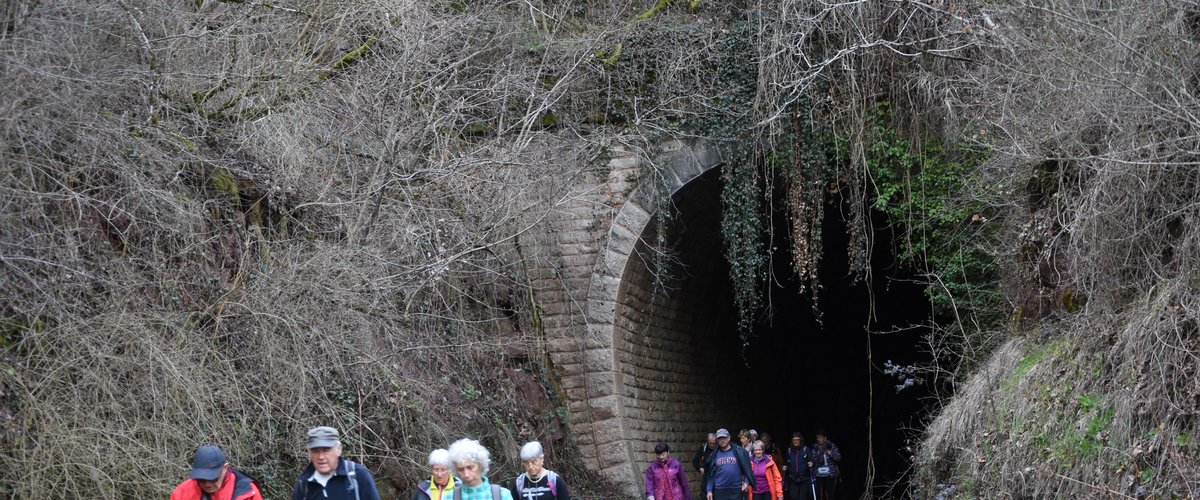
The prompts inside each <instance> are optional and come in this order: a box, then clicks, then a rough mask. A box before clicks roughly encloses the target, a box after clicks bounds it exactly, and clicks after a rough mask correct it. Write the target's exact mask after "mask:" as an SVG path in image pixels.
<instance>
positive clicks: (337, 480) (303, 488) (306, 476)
mask: <svg viewBox="0 0 1200 500" xmlns="http://www.w3.org/2000/svg"><path fill="white" fill-rule="evenodd" d="M348 463H353V462H348V461H347V460H346V459H344V458H338V465H337V470H335V471H333V477H332V478H330V479H329V482H328V483H326V484H325V487H324V488H322V487H321V483H318V482H316V481H312V480H311V479H312V476H313V474H314V473H315V472H317V470H316V468H314V467H313V465H312V464H311V463H310V464H308V467H305V468H304V472H303V473H301V474H300V479H299V480H297V481H296V487H295V488H292V500H356V499H357V500H379V491H377V490H376V489H375V478H374V477H372V476H371V471H369V470H367V468H366V467H363V466H362V464H358V463H355V464H354V483H351V482H350V473H349V472H348V470H347V469H346V465H347V464H348ZM354 488H358V496H357V497H356V496H355V495H354Z"/></svg>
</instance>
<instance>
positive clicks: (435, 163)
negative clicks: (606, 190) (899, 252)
mask: <svg viewBox="0 0 1200 500" xmlns="http://www.w3.org/2000/svg"><path fill="white" fill-rule="evenodd" d="M1092 3H1094V2H1083V1H1079V2H1071V1H1066V0H1046V1H1042V2H987V1H984V0H968V1H965V2H945V1H941V0H930V1H928V2H913V1H879V2H866V1H851V2H842V3H822V2H808V1H804V2H801V1H784V2H778V3H777V4H771V5H767V6H752V5H748V4H745V3H744V2H690V5H688V4H689V2H658V3H657V4H656V5H657V7H656V8H655V9H652V10H646V9H647V8H649V5H645V6H630V5H627V2H616V1H611V2H604V1H600V0H593V1H577V2H524V1H522V2H471V1H463V2H458V1H445V2H403V1H399V2H383V1H362V2H344V1H338V2H334V1H316V0H312V1H297V2H255V1H247V2H242V1H233V0H196V1H175V2H152V1H143V0H120V1H112V2H87V1H75V0H64V1H58V2H45V1H39V0H9V1H8V2H6V3H3V4H0V75H2V77H3V78H0V145H2V146H3V148H0V164H2V165H3V167H2V170H0V175H2V176H3V182H2V183H0V192H2V193H3V194H2V196H0V200H2V202H3V211H2V212H0V218H2V219H0V227H3V228H4V229H3V230H2V231H0V265H2V267H3V271H2V274H0V276H3V280H0V296H2V297H3V300H2V301H0V321H2V323H0V335H2V336H3V338H2V339H0V342H2V345H3V347H4V348H5V349H4V351H3V355H2V357H0V401H2V402H3V403H4V406H3V408H0V419H3V420H0V426H2V428H3V431H4V433H3V439H2V440H0V444H2V445H3V450H2V451H3V453H2V454H0V477H3V478H4V479H3V480H0V496H10V497H16V498H34V497H39V498H45V497H58V498H71V497H105V498H117V497H135V496H161V495H163V494H165V492H166V491H167V490H168V489H169V488H170V487H171V485H172V484H173V483H174V482H175V481H177V480H178V479H179V478H181V477H182V476H183V467H184V466H185V463H186V459H187V457H188V454H189V452H190V450H191V449H192V448H193V447H194V446H195V445H197V444H199V443H201V442H208V441H211V442H217V443H221V444H222V445H224V446H225V447H226V448H227V449H228V450H229V452H230V454H231V456H232V457H234V460H235V462H237V464H239V465H241V466H243V467H244V468H246V469H248V470H249V471H250V472H251V473H253V474H255V475H257V476H259V477H260V478H261V479H263V480H264V482H265V483H266V484H267V486H268V488H269V489H270V491H271V492H272V493H271V496H279V495H281V492H282V491H284V490H285V489H286V488H287V487H288V486H287V485H288V483H289V482H290V481H291V480H292V478H293V475H294V474H295V471H297V470H298V469H299V467H300V464H301V463H302V460H303V457H302V456H300V455H299V451H300V450H299V449H298V448H299V446H298V444H299V436H301V435H302V432H303V430H304V429H305V428H307V427H308V426H310V425H313V424H314V423H316V422H322V423H332V424H334V425H337V426H339V427H341V428H342V429H343V430H344V431H345V433H346V434H347V436H348V438H349V443H348V447H349V453H350V454H351V455H353V456H355V457H357V458H358V459H360V460H364V461H367V462H369V463H372V464H379V466H378V467H377V469H378V470H379V471H380V472H382V474H381V476H383V477H385V478H393V479H394V480H395V482H396V484H400V485H406V484H409V483H411V482H413V481H415V479H416V477H417V476H418V475H419V471H420V469H421V465H422V463H421V462H422V460H423V457H424V454H425V453H426V452H427V451H428V449H429V448H431V447H433V446H435V445H439V444H445V443H447V442H449V441H450V440H451V439H453V438H456V437H458V436H460V435H462V434H470V435H473V436H476V437H481V438H483V439H484V441H485V443H486V444H488V445H489V446H491V447H493V448H495V449H496V452H497V453H496V456H497V457H499V458H500V461H499V462H500V463H499V464H498V465H497V468H504V467H508V468H509V470H511V469H512V466H513V465H514V464H513V463H512V462H511V460H513V458H512V457H514V456H515V448H514V447H515V446H516V445H518V444H519V442H520V441H521V440H523V439H527V438H543V439H545V440H547V442H550V443H553V445H552V446H551V454H552V456H553V455H554V454H561V455H562V456H563V457H564V459H563V460H562V463H564V464H570V465H569V466H568V465H564V466H562V467H560V468H567V467H579V464H577V463H572V462H570V460H569V458H568V457H569V456H570V453H571V448H570V446H571V445H570V439H569V438H567V437H565V436H564V434H563V429H564V428H563V422H562V419H561V415H560V412H559V411H556V407H557V405H558V404H559V402H558V401H557V400H556V398H557V396H556V395H555V394H554V393H553V391H552V390H550V389H548V387H550V384H549V382H548V380H547V376H546V373H545V370H546V369H547V367H546V366H545V364H544V361H543V360H544V349H543V347H542V344H541V343H542V341H543V339H542V338H541V336H540V331H539V327H540V323H539V320H538V318H539V316H538V311H537V308H536V304H535V303H533V302H532V301H531V300H530V297H531V296H532V295H531V292H536V290H531V278H530V275H529V272H530V271H529V270H530V269H553V268H554V267H555V265H556V261H555V253H554V249H553V248H552V246H553V241H554V240H553V234H552V232H553V228H552V226H551V225H550V224H549V221H551V220H553V218H554V217H555V214H556V213H557V210H559V208H560V207H561V206H562V205H563V204H564V203H565V201H566V200H568V199H569V197H570V196H572V195H573V194H574V193H576V192H575V191H573V189H575V188H578V187H579V186H580V185H581V184H583V180H584V179H586V178H587V176H588V175H591V174H594V173H596V172H597V171H599V172H601V173H602V174H604V173H606V172H605V171H604V170H603V169H604V168H605V167H604V159H605V156H604V155H605V147H606V145H607V144H609V142H610V141H614V140H621V141H624V142H627V143H628V144H630V145H633V146H635V147H645V148H646V150H647V151H652V150H653V142H654V140H655V139H656V138H660V137H663V136H666V135H671V136H688V135H692V136H704V137H709V138H711V139H715V140H718V141H719V140H726V141H728V140H731V139H737V140H749V142H752V143H755V144H758V145H759V147H760V148H761V149H764V150H769V149H770V148H773V147H780V144H779V143H778V142H777V141H778V139H779V137H781V136H782V134H783V133H785V132H787V131H789V130H793V129H795V128H796V127H797V126H798V125H797V124H798V123H799V124H803V123H807V122H805V119H804V117H815V118H816V119H817V120H819V121H822V122H823V123H828V124H831V126H832V130H833V133H834V134H836V135H837V137H838V140H839V141H841V143H842V144H843V145H844V146H845V149H846V151H847V152H848V153H847V159H848V161H847V162H846V164H844V165H840V166H839V170H838V171H836V172H833V173H832V174H831V176H832V177H831V178H830V179H827V180H828V181H829V182H831V183H833V184H835V185H836V186H838V189H840V191H839V192H840V193H842V194H844V195H845V196H846V197H847V199H849V200H850V204H849V206H850V207H851V208H852V210H850V211H849V212H848V215H847V217H848V218H849V219H850V220H851V224H849V227H850V228H851V231H852V232H853V234H852V236H853V238H852V239H853V243H852V247H851V248H850V249H848V253H849V254H850V258H851V259H852V260H855V261H858V262H867V259H866V258H865V257H864V255H865V254H866V253H869V252H870V249H871V245H872V242H871V241H869V235H870V234H871V231H870V227H869V226H870V222H869V221H870V217H869V212H868V210H869V208H868V206H869V203H868V198H869V197H870V196H871V195H872V194H871V193H872V189H873V179H871V178H870V176H869V175H868V170H867V169H866V168H865V167H864V166H863V165H864V164H865V163H866V162H867V160H868V156H869V154H870V153H869V151H868V147H867V146H868V144H867V139H866V133H867V129H868V120H869V117H868V114H869V112H870V110H871V109H873V107H874V105H876V104H877V103H880V102H890V103H891V104H892V106H893V107H894V109H896V110H897V112H896V113H895V114H894V115H893V116H892V121H893V122H894V123H892V125H893V126H894V127H896V128H897V129H900V130H903V131H905V133H907V134H911V135H912V136H920V137H932V138H936V139H938V140H942V141H945V142H951V141H969V142H973V143H975V144H977V145H978V146H980V147H985V148H988V149H989V150H990V151H992V152H993V154H992V156H991V160H990V161H989V162H988V163H987V164H985V165H984V166H983V167H982V168H981V169H980V170H979V171H978V172H975V174H974V175H972V176H971V179H970V182H968V183H967V184H968V186H969V187H970V189H969V190H968V192H967V193H958V194H961V195H963V196H966V197H969V198H970V199H971V200H973V201H976V202H983V203H986V204H988V206H989V207H990V209H989V212H988V213H987V214H986V215H987V217H988V220H989V222H988V224H993V225H1000V226H1002V228H1003V229H1002V230H1001V234H1002V238H1001V241H1002V244H1000V245H999V246H997V247H995V248H993V251H994V252H995V253H996V254H997V255H999V256H1000V257H1001V260H1002V262H1003V264H1004V266H1003V268H1004V272H1003V275H1004V277H1005V279H1004V283H1003V284H1004V290H1005V294H1006V297H1007V299H1008V300H1009V301H1010V305H1011V309H1012V311H1013V317H1014V321H1013V324H1012V326H1011V328H1012V330H1011V331H999V332H997V331H991V330H984V329H981V328H980V327H979V326H978V325H974V324H972V323H971V320H972V318H973V316H972V315H971V314H970V313H972V311H962V314H961V315H960V316H958V317H959V318H961V319H962V321H960V322H957V323H956V324H953V325H948V326H947V325H943V326H944V329H943V330H941V331H940V333H939V334H938V335H935V337H938V336H939V335H940V337H939V338H933V339H931V345H935V346H938V347H937V349H936V350H937V351H939V352H937V353H935V354H936V355H937V356H938V359H962V358H972V359H973V360H974V362H975V363H978V366H981V368H980V369H979V370H978V373H977V374H976V375H975V376H973V377H971V378H970V379H969V380H968V379H967V374H966V373H963V372H961V371H959V370H958V369H957V368H951V367H947V366H942V367H936V368H938V369H940V371H935V373H936V375H937V376H939V377H940V376H947V377H950V378H952V379H956V380H960V381H963V380H965V383H964V384H963V385H961V386H960V387H959V389H958V390H957V394H958V396H957V398H956V399H955V400H953V401H951V402H949V403H948V404H947V405H946V406H945V408H944V410H943V411H942V412H941V414H940V416H939V417H938V418H937V419H936V420H935V421H934V422H933V423H932V425H931V426H930V427H929V429H928V435H927V439H926V441H925V443H924V444H923V446H922V447H921V449H920V454H919V456H918V457H917V463H916V467H915V469H914V475H913V483H912V484H913V494H914V496H916V497H920V498H927V497H930V496H933V495H937V494H965V495H970V496H993V495H1008V496H1012V497H1054V496H1065V495H1080V494H1082V495H1091V496H1104V495H1112V496H1121V495H1127V496H1136V495H1137V494H1139V492H1144V493H1146V494H1150V495H1153V496H1156V497H1168V496H1195V495H1198V494H1200V487H1198V486H1197V485H1196V484H1195V482H1194V481H1195V479H1194V478H1196V477H1198V476H1200V471H1198V470H1196V465H1195V464H1196V463H1197V462H1196V452H1197V444H1196V439H1197V438H1196V437H1195V432H1196V428H1195V427H1196V423H1197V413H1198V411H1200V409H1198V407H1200V385H1198V383H1197V380H1200V378H1197V375H1198V374H1197V368H1200V358H1197V353H1198V352H1200V344H1198V343H1197V342H1198V340H1197V339H1198V338H1200V332H1198V330H1197V323H1196V321H1197V316H1198V315H1200V303H1198V302H1197V300H1198V298H1200V297H1198V295H1197V292H1196V290H1197V289H1200V287H1198V286H1197V279H1200V278H1198V276H1200V274H1198V273H1200V264H1198V263H1197V262H1196V255H1197V249H1198V248H1200V241H1197V239H1198V238H1200V236H1198V235H1200V229H1197V222H1198V219H1197V216H1198V215H1200V214H1198V213H1197V211H1198V207H1200V186H1198V185H1197V183H1198V182H1200V181H1198V179H1200V177H1198V176H1197V175H1196V173H1195V172H1196V168H1197V162H1198V158H1200V156H1198V155H1200V119H1198V118H1197V116H1200V105H1198V104H1200V103H1198V102H1197V94H1198V92H1197V85H1198V84H1197V77H1198V76H1200V75H1197V74H1195V71H1196V68H1197V67H1198V65H1197V64H1196V62H1197V60H1198V57H1197V56H1198V54H1197V37H1198V36H1200V35H1198V33H1197V30H1200V27H1198V26H1200V21H1198V19H1200V6H1197V5H1196V3H1195V2H1187V1H1167V2H1163V3H1162V4H1161V5H1159V4H1155V6H1154V7H1153V8H1150V7H1147V6H1146V5H1143V4H1142V3H1140V2H1132V1H1111V2H1101V4H1102V5H1091V4H1092ZM1085 4H1086V5H1085ZM639 17H641V18H643V19H641V20H637V19H638V18H639ZM733 49H738V50H741V49H746V50H747V52H746V53H741V52H731V50H733ZM737 64H742V65H746V66H748V67H749V68H750V73H749V74H748V75H747V74H741V75H738V74H734V75H732V76H731V77H730V78H724V77H722V78H714V77H713V75H714V74H716V73H717V72H718V70H719V69H722V68H730V67H733V66H736V65H737ZM747 81H748V82H751V83H750V85H749V87H740V88H739V87H737V85H741V84H744V83H745V82H747ZM747 90H748V91H749V94H750V95H751V96H752V97H753V98H752V100H751V101H749V102H744V101H739V100H738V99H736V98H734V97H731V96H736V95H739V94H740V93H744V92H745V91H747ZM798 106H799V108H798ZM798 109H799V110H800V111H801V112H798V111H797V110H798ZM801 115H804V117H802V116H801ZM714 122H721V123H726V124H729V123H735V124H738V125H739V126H742V128H740V129H739V130H737V132H736V134H729V130H728V128H726V129H718V128H709V129H706V128H704V127H703V126H697V125H696V124H711V123H714ZM688 124H690V125H688ZM717 133H724V134H727V135H725V136H721V137H710V136H711V135H716V134H717ZM809 180H811V179H809ZM796 186H808V187H797V188H794V189H795V190H796V192H794V193H793V196H792V199H793V200H806V202H807V203H812V205H807V206H801V207H795V208H796V210H795V212H794V214H796V217H797V218H800V219H802V218H804V217H809V216H812V214H813V213H814V211H815V210H820V207H822V206H824V205H825V202H824V201H823V199H822V196H825V195H824V194H822V193H823V192H825V190H826V185H825V184H820V183H809V184H805V185H802V184H799V183H797V184H796ZM835 191H837V190H835ZM797 204H799V202H797ZM818 213H819V212H818ZM916 216H919V214H918V215H916ZM797 228H798V229H797V231H796V234H800V235H803V234H819V228H813V227H811V226H804V227H800V225H798V226H797ZM803 239H804V238H803V237H801V238H800V240H798V241H797V242H793V244H794V245H796V248H798V249H801V250H802V251H800V252H798V253H797V257H798V261H797V265H798V269H799V270H800V271H801V272H806V271H804V270H805V269H808V270H809V271H808V272H811V269H815V267H812V266H815V265H817V264H816V263H817V262H819V260H820V258H821V255H822V253H824V251H823V250H822V249H821V248H820V246H819V242H810V241H802V240H803ZM838 250H839V251H840V249H838ZM868 272H869V270H868ZM939 278H940V277H938V276H930V280H931V281H937V280H938V279H939ZM1010 337H1011V340H1008V341H1007V343H1004V344H1002V345H1001V341H1002V340H1004V339H1006V338H1010ZM942 351H950V352H942ZM993 351H994V352H995V354H994V355H992V356H991V358H990V361H987V360H988V357H989V355H991V354H992V353H993ZM956 366H967V367H970V366H976V365H974V364H971V363H967V364H964V365H956ZM981 409H982V410H981ZM590 481H594V479H592V478H589V479H588V480H587V484H594V483H590ZM382 482H383V483H388V481H386V480H385V481H382ZM581 482H585V481H581Z"/></svg>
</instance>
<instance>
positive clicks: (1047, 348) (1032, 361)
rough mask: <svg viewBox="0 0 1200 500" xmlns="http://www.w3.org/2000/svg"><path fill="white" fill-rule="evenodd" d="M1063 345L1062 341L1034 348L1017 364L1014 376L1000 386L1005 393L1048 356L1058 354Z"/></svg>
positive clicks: (1010, 376)
mask: <svg viewBox="0 0 1200 500" xmlns="http://www.w3.org/2000/svg"><path fill="white" fill-rule="evenodd" d="M1061 345H1062V341H1061V340H1056V341H1054V342H1050V343H1047V344H1044V345H1041V346H1038V347H1036V348H1034V349H1033V350H1032V351H1030V352H1029V353H1028V354H1026V355H1025V358H1024V359H1022V360H1021V362H1020V363H1019V364H1017V368H1016V369H1014V370H1013V372H1012V374H1011V375H1009V376H1008V378H1006V379H1004V382H1002V383H1001V384H1000V386H1001V388H1003V389H1004V390H1005V391H1009V390H1011V389H1012V388H1013V387H1016V385H1017V382H1019V381H1020V380H1021V379H1023V378H1025V374H1027V373H1029V370H1031V369H1033V367H1034V366H1036V365H1037V364H1038V363H1040V362H1041V361H1042V359H1043V358H1045V357H1046V355H1047V354H1050V353H1056V352H1058V349H1059V347H1060V346H1061ZM1047 389H1050V387H1049V386H1047Z"/></svg>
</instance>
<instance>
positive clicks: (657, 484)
mask: <svg viewBox="0 0 1200 500" xmlns="http://www.w3.org/2000/svg"><path fill="white" fill-rule="evenodd" d="M683 474H684V473H683V465H682V464H680V463H679V461H678V460H675V459H674V458H672V459H671V460H669V461H667V463H666V464H665V465H664V464H663V463H662V462H659V461H658V460H655V461H653V462H650V466H649V467H646V496H647V497H649V496H653V497H654V500H692V493H691V492H690V491H688V482H687V477H686V476H684V475H683Z"/></svg>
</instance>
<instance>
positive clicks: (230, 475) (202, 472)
mask: <svg viewBox="0 0 1200 500" xmlns="http://www.w3.org/2000/svg"><path fill="white" fill-rule="evenodd" d="M188 477H189V479H188V480H187V481H184V482H182V483H179V486H176V487H175V491H172V492H171V500H262V492H260V491H258V485H257V484H255V482H254V480H253V479H251V478H250V476H247V475H245V474H243V473H241V472H240V471H238V470H237V469H234V468H233V466H231V465H229V462H227V461H225V453H224V452H222V451H221V449H220V448H217V447H216V446H213V445H211V444H206V445H204V446H201V447H199V448H196V455H195V456H194V457H193V458H192V471H191V473H189V474H188Z"/></svg>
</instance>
